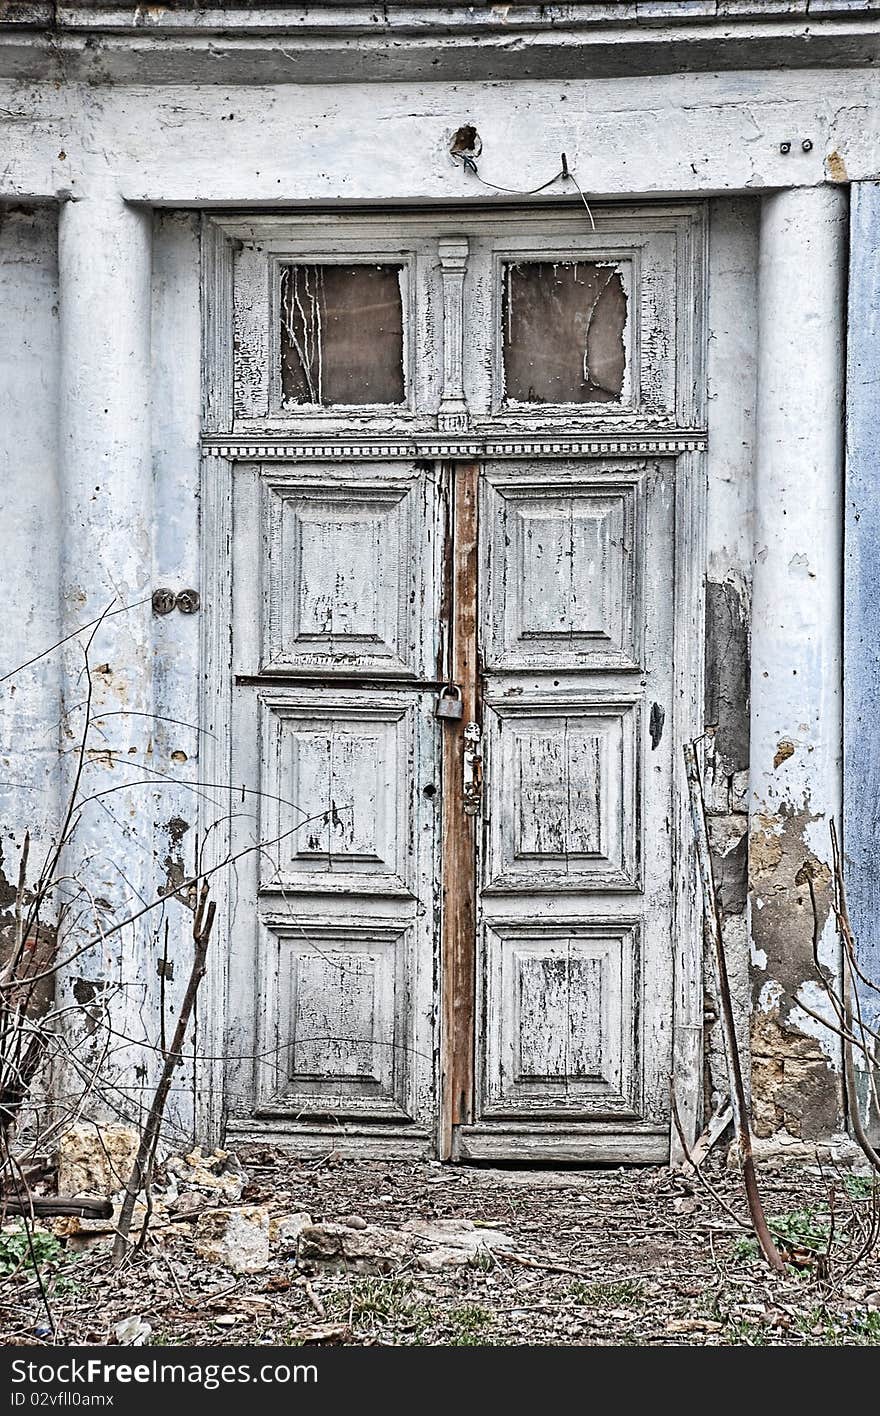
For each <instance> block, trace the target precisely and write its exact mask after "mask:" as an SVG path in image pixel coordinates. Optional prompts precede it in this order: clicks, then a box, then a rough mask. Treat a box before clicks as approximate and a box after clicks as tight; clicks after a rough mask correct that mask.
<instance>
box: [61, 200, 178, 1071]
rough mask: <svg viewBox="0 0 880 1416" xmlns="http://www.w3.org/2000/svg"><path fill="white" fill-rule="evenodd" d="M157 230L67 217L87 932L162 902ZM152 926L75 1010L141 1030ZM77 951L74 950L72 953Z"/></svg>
mask: <svg viewBox="0 0 880 1416" xmlns="http://www.w3.org/2000/svg"><path fill="white" fill-rule="evenodd" d="M151 231H152V217H151V214H150V213H149V212H148V211H146V210H143V209H139V208H135V207H131V206H128V205H126V203H125V202H123V201H122V200H121V199H120V198H119V197H118V196H116V195H115V194H112V195H98V196H94V197H87V198H85V199H82V200H77V201H69V202H67V203H65V204H64V206H63V207H62V209H61V214H60V220H59V233H58V257H59V286H60V318H61V365H60V409H59V412H60V428H59V448H60V481H61V507H62V546H63V549H62V571H61V624H62V632H63V633H64V634H68V635H69V634H73V633H74V631H77V630H79V629H81V627H82V626H84V625H86V624H87V623H88V622H89V621H93V620H95V619H97V618H99V617H100V616H101V615H104V616H105V618H104V619H103V620H102V622H101V623H100V625H99V626H98V627H97V628H96V630H95V631H94V636H93V638H92V642H91V643H90V644H89V647H88V657H89V668H90V672H89V674H88V675H87V674H86V672H85V664H84V655H83V647H84V646H85V645H86V644H87V642H88V640H89V633H88V632H86V633H80V634H78V635H77V636H76V638H75V639H73V640H72V641H71V642H70V644H68V645H67V646H66V648H65V651H64V681H63V695H64V702H63V709H64V714H63V717H62V721H61V747H62V752H63V754H64V761H65V763H66V771H65V796H66V799H68V800H69V798H70V795H71V793H73V792H74V790H75V789H76V790H77V795H78V799H79V801H80V802H81V809H80V812H79V819H78V822H77V824H76V827H75V832H74V835H73V839H72V841H71V843H70V846H69V848H68V849H67V851H66V855H65V873H66V875H67V876H68V877H69V883H68V884H67V885H66V887H65V893H66V894H67V896H68V897H71V898H72V897H75V896H76V897H77V898H78V904H77V913H78V915H79V926H78V928H79V932H80V935H81V936H84V933H85V932H86V931H88V932H90V933H94V932H95V927H96V925H101V926H102V927H103V928H105V929H106V928H108V927H110V926H111V925H112V924H114V923H116V922H117V921H119V920H121V919H124V918H126V917H128V916H129V915H130V914H132V913H133V912H134V911H135V910H136V909H137V908H138V907H139V905H140V904H141V901H142V900H146V899H149V898H155V890H154V889H153V888H152V887H151V877H152V867H153V860H152V820H153V817H154V809H153V807H154V794H155V787H154V786H153V785H152V779H151V778H150V777H149V775H148V773H147V772H146V771H145V770H144V769H145V768H149V766H150V757H151V750H152V749H151V743H152V732H153V723H152V720H151V717H150V714H151V710H152V636H151V608H150V603H149V597H150V590H151V580H152V566H151V560H152V550H151V532H152V521H153V496H152V467H151V449H150V416H149V410H150V281H151V271H150V262H151ZM90 685H91V713H90V718H91V721H90V725H89V728H88V737H87V744H86V746H87V751H86V755H85V762H84V766H83V770H82V775H81V777H80V779H79V782H78V787H77V770H78V760H79V746H80V742H81V740H82V736H83V732H84V728H85V723H86V712H85V706H84V705H85V701H86V699H87V695H88V693H89V687H90ZM74 917H75V915H74V913H73V912H72V914H71V919H73V918H74ZM154 923H155V921H154ZM149 928H150V921H149V918H147V919H146V920H142V921H140V923H139V924H138V925H137V926H134V927H130V928H127V929H124V930H123V931H121V932H120V933H117V934H113V935H110V936H109V937H108V938H107V939H106V940H105V942H104V943H103V944H102V945H101V946H99V947H98V948H96V949H93V950H91V951H90V952H89V953H86V954H83V955H82V956H81V957H79V958H78V959H76V961H75V963H74V964H73V965H72V966H71V969H70V975H69V977H68V978H67V979H66V981H65V982H66V986H67V987H68V988H70V989H77V988H78V992H77V993H76V996H77V997H78V999H79V1001H82V999H83V997H84V996H85V993H88V991H89V987H91V986H92V985H95V986H97V988H98V990H99V996H100V993H101V991H103V990H106V991H107V993H106V995H105V996H109V995H111V994H112V995H113V998H112V1010H113V1016H114V1018H115V1020H116V1021H117V1023H118V1024H119V1025H120V1027H121V1030H122V1031H125V1032H131V1030H132V1027H133V1026H135V1025H136V1020H137V1018H138V1016H139V1013H140V1011H141V1004H142V1001H143V997H144V994H145V990H146V988H147V987H148V986H149V985H148V982H147V957H148V956H147V951H146V950H145V948H144V947H143V946H144V941H145V939H147V937H148V934H149ZM77 942H78V941H77V940H75V939H69V940H68V945H67V949H66V950H65V952H69V949H70V947H71V945H75V944H76V943H77ZM83 979H85V980H86V981H87V984H88V985H89V987H87V988H86V989H85V990H83V987H82V985H81V982H80V981H81V980H83ZM117 1059H118V1060H119V1059H121V1060H120V1067H119V1071H120V1076H124V1075H125V1073H126V1072H127V1071H128V1070H129V1067H133V1066H135V1065H136V1062H135V1061H134V1060H132V1061H131V1063H130V1064H129V1063H128V1062H127V1060H126V1059H125V1057H124V1054H117ZM139 1060H142V1059H139Z"/></svg>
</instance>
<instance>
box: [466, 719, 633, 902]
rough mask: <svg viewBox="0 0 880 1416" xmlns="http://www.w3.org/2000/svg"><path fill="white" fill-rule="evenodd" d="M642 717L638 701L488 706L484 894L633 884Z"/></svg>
mask: <svg viewBox="0 0 880 1416" xmlns="http://www.w3.org/2000/svg"><path fill="white" fill-rule="evenodd" d="M639 720H640V703H639V701H638V700H637V699H635V700H633V701H632V702H628V703H626V702H625V703H615V702H607V701H606V700H605V699H604V698H602V699H599V700H596V699H594V700H590V699H583V698H581V699H578V698H576V697H573V696H570V695H567V696H566V697H565V698H564V699H560V700H559V701H556V702H549V703H548V702H547V700H546V698H544V699H542V698H539V697H533V698H530V699H528V700H525V699H522V698H517V699H516V700H515V701H514V702H512V703H505V702H497V703H491V702H490V703H487V705H486V757H487V761H489V762H490V763H491V764H492V766H491V775H490V778H489V781H490V792H491V797H490V803H491V804H490V807H489V823H488V824H489V831H488V848H487V854H486V870H485V879H484V890H485V891H490V890H507V889H514V890H516V889H525V890H531V891H544V890H551V891H554V892H555V891H559V890H566V891H568V890H575V891H578V890H585V889H586V890H589V889H593V890H595V889H600V888H604V889H622V890H633V889H638V888H639V845H640V841H639V832H638V805H639V803H638V792H637V768H638V743H639V739H640V734H641V725H640V721H639ZM493 805H494V807H495V809H494V810H493V809H492V808H493Z"/></svg>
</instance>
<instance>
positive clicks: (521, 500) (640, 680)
mask: <svg viewBox="0 0 880 1416" xmlns="http://www.w3.org/2000/svg"><path fill="white" fill-rule="evenodd" d="M483 476H484V490H483V499H482V503H481V532H480V539H481V547H482V559H481V584H482V585H484V586H485V587H486V589H485V597H484V604H483V616H482V624H483V634H484V642H485V643H486V645H487V649H486V662H485V665H484V678H483V684H484V704H485V709H484V730H485V734H484V741H485V782H484V805H483V817H484V828H483V833H482V842H483V845H482V852H481V866H480V885H481V888H480V905H479V915H480V923H479V931H478V963H477V976H478V980H479V984H478V998H477V1013H476V1037H477V1059H478V1065H477V1094H476V1107H475V1115H474V1121H473V1124H472V1125H471V1126H466V1127H463V1128H462V1129H461V1133H460V1136H459V1154H463V1155H466V1156H472V1157H479V1156H480V1155H484V1154H485V1155H487V1156H490V1157H491V1158H495V1159H501V1158H503V1157H504V1156H505V1155H507V1154H509V1155H510V1156H511V1158H514V1157H515V1156H517V1155H520V1156H522V1155H529V1156H531V1157H532V1158H542V1157H543V1158H548V1159H552V1158H553V1157H554V1156H556V1155H558V1154H559V1148H560V1145H561V1143H562V1142H563V1140H564V1141H565V1144H566V1146H567V1148H568V1149H567V1151H566V1154H567V1155H568V1158H570V1159H576V1158H577V1157H578V1155H581V1156H582V1157H584V1158H587V1157H589V1158H591V1159H596V1158H600V1157H601V1154H602V1143H601V1142H599V1141H597V1138H596V1135H595V1134H592V1135H591V1134H590V1128H591V1126H592V1125H593V1124H594V1123H597V1122H598V1123H601V1124H602V1125H603V1127H604V1137H605V1142H604V1143H605V1147H606V1150H607V1152H608V1154H609V1156H612V1155H613V1154H616V1153H618V1151H617V1147H618V1146H619V1144H620V1142H621V1140H622V1139H623V1137H625V1135H626V1134H627V1132H628V1131H633V1132H638V1133H641V1134H643V1135H644V1133H653V1134H655V1135H656V1136H657V1137H661V1136H662V1134H663V1132H665V1130H666V1129H667V1127H668V1103H667V1100H666V1089H667V1086H668V1077H669V1067H670V1065H671V1041H672V1026H671V1024H672V1016H671V1014H672V948H671V930H672V901H671V897H670V891H669V880H670V878H671V873H672V864H673V863H672V841H671V813H670V809H669V802H670V794H671V790H672V757H671V748H672V740H673V734H672V732H671V731H667V732H665V733H664V732H663V731H662V728H661V731H660V733H659V735H658V733H657V725H658V723H659V724H661V725H662V724H663V723H664V722H666V721H667V719H668V720H669V722H670V723H671V720H672V711H673V700H672V657H673V656H672V643H673V641H672V625H673V602H674V591H673V586H674V536H673V514H674V476H673V464H672V463H671V462H667V463H662V462H657V463H650V462H647V461H633V462H629V463H624V462H621V461H612V460H595V461H587V460H584V461H580V462H577V463H563V464H561V465H560V464H559V463H556V464H553V465H552V466H543V465H541V464H540V463H535V462H507V463H503V464H499V463H489V464H487V465H486V466H485V468H484V473H483ZM559 585H561V586H562V587H563V594H562V595H561V596H559V595H557V588H558V586H559ZM652 723H653V725H654V732H653V735H652V733H651V724H652Z"/></svg>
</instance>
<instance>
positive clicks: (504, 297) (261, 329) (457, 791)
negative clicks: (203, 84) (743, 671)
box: [204, 204, 703, 1161]
mask: <svg viewBox="0 0 880 1416" xmlns="http://www.w3.org/2000/svg"><path fill="white" fill-rule="evenodd" d="M702 232H703V227H702V216H701V213H700V211H699V210H698V209H697V208H693V207H684V206H676V205H674V204H670V205H668V206H659V205H658V206H656V207H652V208H636V207H633V208H624V207H615V208H608V209H607V210H604V211H603V210H598V211H596V212H595V213H594V214H591V215H590V217H589V219H587V216H586V213H585V212H584V211H583V207H582V206H578V207H574V206H572V207H568V208H565V209H562V208H557V209H555V210H553V211H552V212H551V211H542V210H540V209H539V208H537V207H536V208H534V209H530V210H528V211H527V212H514V211H512V210H503V209H498V208H496V209H493V210H491V211H486V212H479V211H468V212H464V211H459V212H454V211H444V212H441V211H437V212H430V211H422V212H418V213H416V212H413V213H409V214H406V213H398V214H396V215H394V216H393V217H392V216H388V215H385V214H383V213H378V212H377V213H361V214H349V215H329V214H327V215H321V214H320V213H319V214H304V215H302V216H296V215H292V214H287V215H285V214H279V213H273V214H265V215H262V216H260V215H254V216H228V217H219V218H217V219H216V220H215V219H211V221H210V222H208V223H207V225H206V247H205V249H206V252H207V254H208V267H207V269H208V278H209V282H210V283H209V286H208V297H209V298H208V299H207V300H206V309H207V310H208V314H209V323H210V324H211V335H210V338H211V339H212V340H213V343H212V344H211V345H210V346H209V347H210V348H211V349H212V350H213V353H212V354H211V355H210V356H209V359H208V364H207V369H208V377H207V379H206V392H205V407H206V413H205V419H206V432H205V437H204V446H205V451H206V460H208V461H210V459H214V462H213V463H212V467H213V468H216V469H222V476H225V477H226V482H225V484H223V483H222V477H221V470H217V472H216V484H215V483H213V482H211V480H210V478H209V479H208V483H207V486H208V491H209V494H210V497H213V498H214V503H215V504H216V505H217V506H219V505H220V503H221V501H222V497H221V492H220V490H219V488H220V487H221V485H225V486H226V488H227V492H228V495H227V501H226V502H224V503H223V505H224V507H225V508H226V509H225V510H224V511H223V512H222V513H221V512H220V511H216V512H215V513H212V514H214V515H215V518H219V519H220V521H221V530H220V531H219V532H218V533H217V534H216V535H215V538H214V542H213V545H212V548H211V556H212V557H213V570H212V571H211V574H210V575H209V577H208V580H207V581H206V584H207V585H208V588H209V593H208V594H206V597H205V598H206V602H207V605H208V616H213V619H212V620H211V621H210V622H211V624H212V626H213V627H212V628H211V630H210V636H209V637H210V638H211V642H212V643H213V645H214V646H215V649H214V660H213V662H214V663H216V664H218V665H222V666H223V670H222V673H225V672H226V671H227V668H228V667H229V666H231V685H232V686H231V693H230V695H229V697H230V699H231V707H227V705H226V702H225V701H224V702H223V703H222V704H221V706H219V707H217V709H216V713H215V716H214V717H213V718H212V719H211V722H212V723H214V724H216V725H217V728H218V732H217V737H218V740H219V739H222V740H223V741H224V742H225V741H226V740H227V739H228V741H229V754H228V759H227V764H228V765H224V768H223V770H224V771H226V770H228V772H229V774H230V776H231V781H232V783H233V784H241V785H240V788H239V787H237V786H236V788H235V792H236V794H235V796H234V801H233V807H232V811H231V813H230V821H229V825H228V830H229V833H230V838H231V839H230V845H231V851H232V854H233V857H234V859H235V863H236V864H235V870H234V872H233V880H232V884H231V886H230V888H229V892H228V893H229V911H228V918H229V936H230V947H229V953H228V960H227V965H226V968H227V972H226V976H225V977H224V979H223V980H222V985H221V991H222V994H223V996H224V997H225V999H226V1021H225V1025H224V1026H225V1031H224V1033H223V1036H222V1047H223V1051H224V1054H225V1056H226V1058H227V1062H226V1072H225V1079H224V1085H225V1113H226V1117H227V1120H228V1128H229V1130H230V1131H231V1133H232V1134H240V1135H247V1136H251V1137H253V1136H255V1135H265V1136H271V1137H276V1138H278V1139H281V1138H289V1139H291V1140H292V1141H293V1142H294V1143H295V1145H296V1147H297V1149H299V1150H300V1151H301V1152H303V1153H312V1154H314V1153H319V1152H326V1151H327V1150H331V1149H334V1148H335V1147H336V1146H340V1147H342V1148H344V1149H345V1150H346V1151H347V1152H349V1153H359V1154H363V1155H367V1154H375V1155H401V1154H403V1155H412V1154H419V1155H424V1154H426V1153H439V1154H440V1155H441V1156H442V1157H443V1158H450V1157H457V1158H460V1159H488V1160H491V1159H499V1160H504V1159H509V1160H528V1159H536V1160H563V1161H564V1160H569V1161H577V1160H583V1161H590V1160H597V1161H614V1160H620V1161H626V1160H632V1161H638V1160H645V1161H653V1160H663V1159H664V1158H665V1157H666V1156H667V1155H668V1149H669V1105H668V1087H669V1078H670V1074H671V1072H672V1070H673V1068H674V1066H675V1061H674V1042H673V1035H674V1031H675V1030H676V1029H677V1033H676V1038H677V1042H676V1044H675V1045H676V1046H679V1047H683V1046H686V1045H687V1046H691V1040H692V1039H694V1038H696V1037H697V1035H698V1032H699V1027H698V1022H695V1021H694V1018H695V1015H696V1014H697V1013H698V1012H699V1009H700V1006H701V993H700V988H699V984H698V982H694V981H693V980H695V979H697V975H698V966H697V965H695V964H693V959H695V958H698V948H697V945H693V946H692V945H691V943H690V942H687V941H688V940H689V939H690V932H692V925H691V923H690V922H689V920H688V918H687V910H686V908H685V907H684V906H683V905H682V903H681V902H682V899H683V892H682V891H679V895H678V904H676V888H677V886H676V881H677V879H678V876H677V873H676V872H677V871H678V870H679V860H678V858H679V856H680V854H681V851H680V847H679V846H678V845H677V844H676V842H677V841H678V840H680V836H678V835H677V832H678V831H679V827H680V803H679V797H678V794H677V792H676V787H675V776H674V771H673V767H674V763H675V754H676V752H678V751H680V748H679V747H678V746H677V744H680V742H681V740H682V738H683V737H684V735H685V734H686V733H690V732H693V731H694V730H695V728H694V725H695V719H696V709H695V706H694V705H695V704H697V703H698V702H699V681H698V675H697V674H696V673H694V672H690V678H689V679H688V678H687V677H686V675H685V673H684V668H685V665H684V657H683V652H684V651H683V646H686V636H685V634H684V632H683V630H682V628H681V626H682V625H683V624H685V623H686V624H687V625H689V626H691V627H694V635H693V636H692V638H694V639H695V640H697V641H698V638H699V630H698V611H697V610H696V608H695V605H696V599H697V595H696V588H697V586H698V584H699V572H698V571H696V572H695V571H694V569H693V565H692V562H691V559H690V558H689V557H686V556H684V555H683V554H682V550H681V547H682V544H683V536H684V535H685V534H686V535H687V536H688V537H691V538H693V541H694V544H695V545H696V546H699V524H700V523H699V506H700V503H699V495H698V493H697V492H696V491H695V490H694V488H695V487H697V486H698V485H699V478H698V474H697V472H695V469H696V467H697V463H696V459H695V458H692V457H691V454H692V453H697V452H698V451H699V448H700V447H701V446H702V437H703V434H702V432H701V429H700V423H701V420H702V418H703V405H702V394H701V387H702V385H701V377H702V375H701V363H700V350H701V340H702V335H701V329H702V325H701V311H702V292H701V283H700V282H701V275H700V271H701V257H700V250H701V241H702V239H703V236H702ZM212 312H216V313H212ZM679 454H684V456H679ZM211 475H212V476H213V475H214V473H213V472H212V474H211ZM692 513H693V514H692ZM223 518H225V519H223ZM697 563H698V562H697ZM212 576H213V579H212V578H211V577H212ZM211 586H213V587H214V590H211ZM215 600H216V606H215V604H214V601H215ZM220 606H226V607H227V608H226V611H225V613H226V615H227V618H226V619H224V618H223V614H224V611H223V609H222V608H219V607H220ZM687 654H690V655H691V659H690V660H689V662H690V664H691V665H693V664H694V663H695V662H698V655H696V654H695V653H694V650H693V647H692V646H690V647H687ZM224 655H226V656H228V657H224ZM222 673H221V674H220V676H221V677H222ZM208 679H209V676H208V675H206V692H212V691H214V685H213V684H211V683H210V682H209V681H208ZM450 681H451V682H452V683H454V684H455V685H456V686H457V694H458V695H459V697H458V700H457V701H460V706H461V714H460V716H458V717H456V716H454V712H455V710H454V707H453V708H452V713H453V716H447V717H445V718H438V716H437V707H438V700H439V696H440V693H441V690H442V688H443V686H444V685H445V684H448V683H449V682H450ZM216 693H217V698H218V701H219V699H220V689H219V688H218V689H217V690H216ZM454 699H455V695H450V696H449V697H448V698H446V699H444V700H443V701H444V703H445V704H446V705H447V707H449V705H450V704H452V703H453V700H454ZM219 751H220V749H218V753H219ZM220 760H221V761H222V759H220ZM219 771H220V769H219V768H218V775H219ZM205 819H206V821H208V820H210V819H211V818H210V815H209V814H206V817H205ZM676 910H677V911H678V913H676ZM682 941H685V942H682ZM685 956H686V958H687V959H689V960H691V962H690V963H688V964H687V968H684V967H682V966H681V961H682V959H683V958H685ZM676 960H677V961H678V963H676ZM676 969H677V970H678V972H677V973H676ZM688 969H690V973H689V972H688ZM676 990H677V991H676ZM694 1000H696V1001H694ZM674 1009H675V1016H673V1013H674ZM682 1037H684V1038H685V1043H682V1042H681V1038H682ZM698 1048H699V1044H698V1043H697V1042H693V1043H692V1053H691V1058H692V1062H693V1058H695V1057H696V1055H697V1053H698ZM688 1065H689V1066H690V1068H691V1071H693V1072H694V1075H695V1077H696V1076H697V1075H698V1071H699V1068H698V1065H697V1064H696V1063H695V1062H693V1065H692V1063H691V1062H689V1063H688ZM694 1086H696V1082H695V1083H694Z"/></svg>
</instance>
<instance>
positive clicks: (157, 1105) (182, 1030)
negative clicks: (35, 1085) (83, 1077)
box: [113, 881, 217, 1266]
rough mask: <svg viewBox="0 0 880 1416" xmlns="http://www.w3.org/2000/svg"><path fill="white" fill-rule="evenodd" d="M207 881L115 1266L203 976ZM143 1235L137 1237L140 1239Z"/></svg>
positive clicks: (212, 907) (208, 922) (148, 1168)
mask: <svg viewBox="0 0 880 1416" xmlns="http://www.w3.org/2000/svg"><path fill="white" fill-rule="evenodd" d="M208 890H209V887H208V882H207V881H203V882H202V888H201V891H200V892H199V897H198V904H197V906H196V911H195V916H194V919H193V929H192V937H193V945H194V950H193V961H192V968H191V970H190V975H189V981H188V983H187V986H186V992H185V994H184V996H183V1002H182V1003H181V1005H180V1013H179V1014H178V1018H177V1027H176V1028H175V1030H174V1037H173V1039H172V1042H171V1049H170V1051H169V1052H168V1053H167V1055H166V1057H165V1064H164V1066H163V1068H162V1075H161V1077H160V1078H159V1084H158V1086H157V1087H156V1091H155V1094H154V1096H153V1100H152V1103H151V1105H150V1110H149V1113H148V1115H147V1120H146V1124H145V1125H144V1129H143V1131H142V1132H141V1139H140V1145H139V1146H138V1153H137V1155H136V1157H135V1161H134V1165H133V1166H132V1168H131V1175H130V1176H129V1178H128V1183H127V1184H126V1187H125V1199H124V1200H123V1202H122V1212H121V1214H120V1216H119V1224H118V1226H117V1230H116V1238H115V1240H114V1242H113V1263H114V1265H116V1266H118V1265H119V1264H121V1263H122V1261H123V1259H124V1258H125V1255H126V1253H127V1250H128V1236H129V1233H130V1231H131V1221H132V1216H133V1215H134V1207H135V1202H136V1200H137V1197H138V1194H139V1193H140V1191H141V1190H142V1189H144V1188H145V1187H146V1186H148V1184H149V1178H150V1175H151V1173H152V1168H153V1161H154V1158H155V1153H156V1146H157V1144H158V1141H159V1132H160V1128H161V1125H162V1117H163V1115H164V1112H165V1103H166V1101H167V1099H168V1093H169V1091H170V1089H171V1080H172V1077H173V1075H174V1070H175V1068H176V1067H177V1066H178V1064H179V1063H180V1062H182V1061H183V1043H184V1039H185V1038H186V1032H187V1028H188V1027H189V1021H190V1018H191V1017H192V1013H193V1009H194V1008H195V1002H196V996H197V994H198V991H199V985H200V983H201V981H202V979H203V977H204V975H205V967H206V963H207V957H208V943H209V940H210V937H211V929H212V928H213V925H214V915H215V913H216V909H217V906H216V904H215V903H214V901H213V900H211V901H210V903H209V902H208ZM143 1237H144V1236H143V1235H142V1236H141V1238H142V1239H143Z"/></svg>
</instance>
